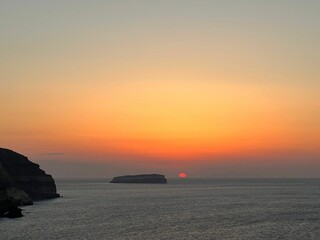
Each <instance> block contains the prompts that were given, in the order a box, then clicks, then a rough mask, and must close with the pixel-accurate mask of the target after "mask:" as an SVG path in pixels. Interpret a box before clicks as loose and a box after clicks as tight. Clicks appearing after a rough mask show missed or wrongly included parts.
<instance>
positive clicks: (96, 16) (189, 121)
mask: <svg viewBox="0 0 320 240" xmlns="http://www.w3.org/2000/svg"><path fill="white" fill-rule="evenodd" d="M319 12H320V2H319V1H312V0H310V1H302V0H301V1H296V0H273V1H252V0H251V1H249V0H234V1H228V0H225V1H198V0H197V1H196V0H194V1H188V0H183V1H182V0H181V1H165V0H163V1H150V0H148V1H97V0H90V1H80V0H77V1H72V0H70V1H44V0H41V1H40V0H39V1H34V0H32V1H31V0H30V1H22V0H21V1H15V0H7V1H6V0H4V1H0V54H1V57H0V111H1V117H0V146H2V147H6V148H10V149H13V150H15V151H18V152H20V153H23V154H24V155H27V156H28V157H29V158H30V159H31V160H33V161H36V162H38V163H40V165H41V166H42V167H43V168H44V169H45V170H46V171H47V172H49V173H51V174H53V175H54V176H57V177H104V176H107V177H112V176H114V175H118V174H135V173H145V172H157V173H163V174H166V175H167V176H169V177H170V176H171V177H172V176H177V174H178V173H179V172H181V171H182V172H187V174H188V176H190V177H320V101H319V97H320V67H319V63H320V45H319V43H320V28H319V26H320V14H319Z"/></svg>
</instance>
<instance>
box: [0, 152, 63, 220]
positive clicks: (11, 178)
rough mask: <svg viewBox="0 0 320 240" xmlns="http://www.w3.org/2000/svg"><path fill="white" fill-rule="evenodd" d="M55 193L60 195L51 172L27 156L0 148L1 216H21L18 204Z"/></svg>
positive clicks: (44, 197)
mask: <svg viewBox="0 0 320 240" xmlns="http://www.w3.org/2000/svg"><path fill="white" fill-rule="evenodd" d="M57 197H60V195H59V194H58V193H57V189H56V185H55V182H54V179H53V178H52V176H51V175H48V174H46V172H45V171H43V170H42V169H40V167H39V165H38V164H35V163H33V162H31V161H30V160H29V159H28V158H27V157H25V156H23V155H21V154H19V153H17V152H14V151H12V150H9V149H5V148H0V217H3V216H4V217H21V216H22V214H21V209H19V208H18V206H25V205H32V204H33V201H37V200H43V199H50V198H57Z"/></svg>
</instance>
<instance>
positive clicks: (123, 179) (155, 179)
mask: <svg viewBox="0 0 320 240" xmlns="http://www.w3.org/2000/svg"><path fill="white" fill-rule="evenodd" d="M110 183H167V179H166V178H165V176H164V175H160V174H141V175H126V176H119V177H114V178H113V179H112V181H111V182H110Z"/></svg>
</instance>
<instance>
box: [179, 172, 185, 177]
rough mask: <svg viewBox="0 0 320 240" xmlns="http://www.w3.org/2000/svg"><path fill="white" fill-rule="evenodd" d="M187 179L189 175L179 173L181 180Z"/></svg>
mask: <svg viewBox="0 0 320 240" xmlns="http://www.w3.org/2000/svg"><path fill="white" fill-rule="evenodd" d="M186 177H187V174H185V173H183V172H182V173H179V178H186Z"/></svg>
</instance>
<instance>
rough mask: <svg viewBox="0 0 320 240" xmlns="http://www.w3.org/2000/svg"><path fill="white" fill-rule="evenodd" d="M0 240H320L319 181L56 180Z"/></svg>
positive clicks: (0, 229) (0, 225) (7, 224)
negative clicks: (50, 195) (51, 193)
mask: <svg viewBox="0 0 320 240" xmlns="http://www.w3.org/2000/svg"><path fill="white" fill-rule="evenodd" d="M56 183H57V187H58V191H59V193H60V194H62V195H63V197H62V198H60V199H54V200H49V201H41V202H36V203H35V205H34V206H28V207H24V208H23V209H24V210H25V211H24V215H25V216H24V217H23V218H20V219H1V220H0V239H27V240H29V239H245V240H249V239H254V240H257V239H267V240H271V239H290V240H294V239H297V240H303V239H317V240H318V239H320V180H319V179H304V180H302V179H193V180H192V179H187V180H186V179H185V180H179V179H169V184H166V185H161V184H160V185H148V184H109V183H108V180H101V179H100V180H84V179H83V180H57V181H56Z"/></svg>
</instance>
